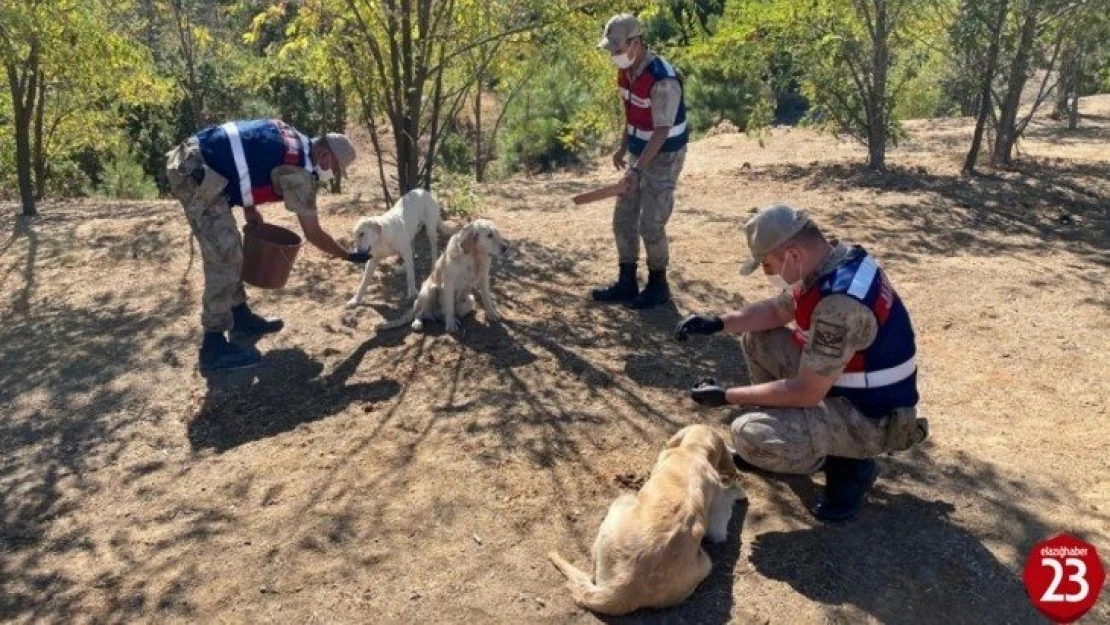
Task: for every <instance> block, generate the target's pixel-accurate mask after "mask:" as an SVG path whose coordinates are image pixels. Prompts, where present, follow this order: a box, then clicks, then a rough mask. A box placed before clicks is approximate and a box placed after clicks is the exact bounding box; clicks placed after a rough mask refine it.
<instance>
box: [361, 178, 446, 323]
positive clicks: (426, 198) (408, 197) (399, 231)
mask: <svg viewBox="0 0 1110 625" xmlns="http://www.w3.org/2000/svg"><path fill="white" fill-rule="evenodd" d="M421 225H423V226H424V231H425V233H426V234H427V235H428V245H429V246H430V247H431V250H432V258H435V257H436V256H439V245H438V243H439V231H440V228H441V227H442V222H441V221H440V215H439V205H438V204H436V201H435V198H433V197H432V194H431V193H429V192H427V191H425V190H424V189H413V190H412V191H409V192H408V193H406V194H405V195H404V196H403V197H402V198H401V199H399V200H397V203H396V204H394V205H393V208H391V209H389V210H388V211H387V212H386V213H385V214H384V215H380V216H378V217H363V218H362V219H360V220H358V223H357V224H355V230H354V237H355V250H356V251H359V252H366V251H367V250H369V251H370V261H369V262H367V263H366V270H365V271H363V273H362V283H361V284H359V285H358V293H356V294H355V296H354V297H352V298H351V299H350V301H348V302H347V306H348V307H349V308H354V307H355V306H358V305H359V304H360V303H361V302H362V297H363V295H365V294H366V287H367V286H368V285H369V284H370V276H371V275H373V273H374V267H375V265H376V263H377V262H380V261H382V260H384V259H386V258H390V257H392V256H400V257H401V260H402V261H403V262H404V264H405V278H406V279H407V280H408V297H409V299H412V298H414V297H416V270H415V267H414V266H413V261H412V241H413V239H414V238H415V237H416V233H417V231H419V230H420V226H421Z"/></svg>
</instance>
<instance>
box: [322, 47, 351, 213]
mask: <svg viewBox="0 0 1110 625" xmlns="http://www.w3.org/2000/svg"><path fill="white" fill-rule="evenodd" d="M331 75H332V81H331V86H332V92H331V93H332V103H333V107H334V108H333V109H332V112H331V113H330V114H329V115H328V118H329V119H328V120H327V122H326V123H327V128H328V129H330V131H331V132H339V133H345V132H347V96H346V94H345V93H344V92H343V83H341V82H340V81H339V73H338V72H337V71H336V69H335V63H334V62H333V63H332V72H331ZM331 191H332V193H342V192H343V176H341V175H340V176H336V177H335V178H332V181H331Z"/></svg>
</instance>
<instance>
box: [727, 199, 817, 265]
mask: <svg viewBox="0 0 1110 625" xmlns="http://www.w3.org/2000/svg"><path fill="white" fill-rule="evenodd" d="M808 223H810V219H809V213H807V212H806V211H804V210H798V209H796V208H794V207H792V206H788V205H786V204H772V205H770V206H764V207H763V208H761V209H759V212H757V213H756V214H755V215H754V216H752V218H751V219H749V220H748V222H747V223H745V224H744V236H746V237H747V239H748V249H749V250H751V252H752V257H751V258H750V259H748V260H746V261H744V264H742V265H740V273H741V275H745V276H746V275H750V274H751V273H752V272H753V271H755V270H756V268H757V267H759V266H760V265H761V264H763V257H764V256H766V255H767V254H768V253H769V252H771V251H772V250H774V249H775V248H776V247H778V246H780V245H782V244H783V243H786V242H787V241H789V240H790V238H791V237H793V236H794V235H796V234H798V233H799V232H801V231H802V228H803V227H804V226H805V225H806V224H808Z"/></svg>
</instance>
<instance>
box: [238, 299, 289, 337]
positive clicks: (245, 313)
mask: <svg viewBox="0 0 1110 625" xmlns="http://www.w3.org/2000/svg"><path fill="white" fill-rule="evenodd" d="M231 315H232V318H233V321H232V325H231V335H232V336H261V335H263V334H272V333H274V332H280V331H281V329H282V328H284V327H285V322H284V321H282V320H281V319H280V318H278V317H260V316H258V315H256V314H254V313H253V312H251V309H250V306H247V303H246V302H243V303H242V304H239V305H238V306H236V307H235V308H232V309H231Z"/></svg>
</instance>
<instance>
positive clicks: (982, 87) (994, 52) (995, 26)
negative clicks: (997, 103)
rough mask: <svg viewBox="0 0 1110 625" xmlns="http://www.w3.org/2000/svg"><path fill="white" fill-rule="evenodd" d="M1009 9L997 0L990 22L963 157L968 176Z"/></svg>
mask: <svg viewBox="0 0 1110 625" xmlns="http://www.w3.org/2000/svg"><path fill="white" fill-rule="evenodd" d="M1009 10H1010V0H999V2H998V14H997V15H996V16H995V19H994V21H993V23H992V24H991V42H990V45H989V46H988V47H987V61H986V68H985V69H984V70H983V74H982V76H980V82H979V117H978V118H977V119H976V120H975V132H974V134H972V136H971V148H970V149H969V150H968V152H967V158H965V159H964V167H963V173H964V175H965V176H970V175H971V174H973V173H975V163H976V162H977V161H978V160H979V150H980V149H981V147H982V145H983V132H984V131H985V130H986V128H987V120H989V119H990V114H991V110H992V109H993V108H994V102H993V100H992V96H991V83H992V82H994V75H995V73H997V72H998V54H999V48H1000V47H1001V45H1000V44H1001V40H1002V28H1003V26H1005V24H1006V14H1007V13H1008V12H1009Z"/></svg>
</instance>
